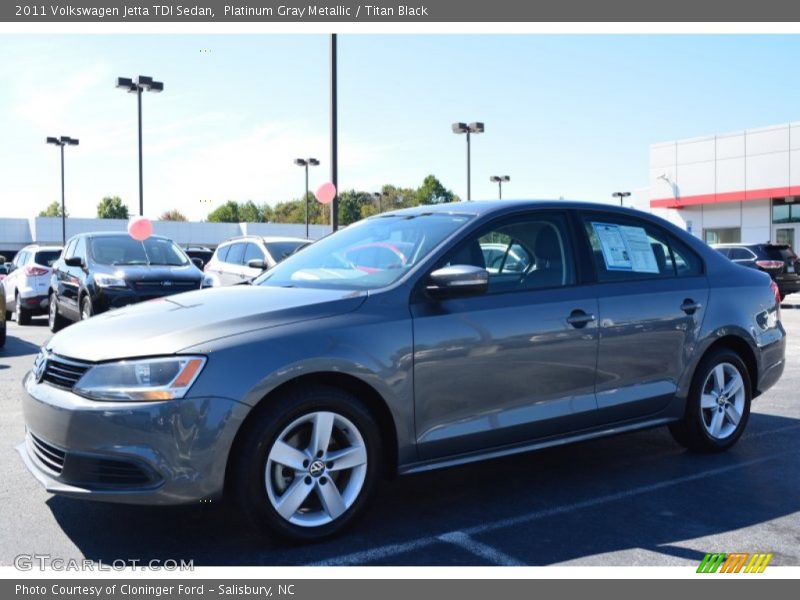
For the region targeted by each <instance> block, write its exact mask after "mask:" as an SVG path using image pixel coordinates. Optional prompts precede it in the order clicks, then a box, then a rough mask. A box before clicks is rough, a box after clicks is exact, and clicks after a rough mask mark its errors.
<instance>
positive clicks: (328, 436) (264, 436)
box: [231, 385, 381, 541]
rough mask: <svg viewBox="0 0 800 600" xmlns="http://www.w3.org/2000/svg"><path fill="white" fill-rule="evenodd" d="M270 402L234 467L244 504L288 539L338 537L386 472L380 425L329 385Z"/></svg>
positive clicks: (248, 434)
mask: <svg viewBox="0 0 800 600" xmlns="http://www.w3.org/2000/svg"><path fill="white" fill-rule="evenodd" d="M266 402H269V403H270V404H269V406H268V407H266V408H265V409H262V410H261V411H260V412H259V413H257V414H255V415H254V416H253V419H254V420H253V421H252V422H250V423H248V424H247V429H246V430H245V432H244V437H243V438H242V440H241V443H240V444H239V445H238V447H237V452H236V455H235V456H234V458H233V460H232V461H231V468H232V480H231V483H232V485H233V489H234V491H235V496H236V498H237V500H238V502H239V503H240V504H241V506H242V509H243V511H244V512H245V514H247V515H248V516H249V517H250V518H251V519H252V520H254V521H255V522H256V523H257V524H258V525H259V526H261V527H265V528H267V529H269V530H271V531H274V532H276V533H278V534H280V535H282V536H284V537H288V538H291V539H294V540H298V541H314V540H318V539H322V538H324V537H328V536H330V535H333V534H336V533H338V532H339V531H341V530H342V529H343V528H345V527H346V526H347V525H349V524H350V523H351V522H352V521H353V519H355V518H356V517H357V516H358V515H359V513H361V512H362V510H363V507H364V506H365V504H366V503H367V500H368V497H369V496H370V494H371V492H372V489H373V487H374V484H375V480H376V478H377V475H378V473H379V472H380V458H381V449H380V437H379V435H378V425H377V423H376V422H375V420H374V418H373V417H372V415H371V414H370V412H369V411H368V410H367V409H366V407H364V405H363V404H362V403H361V402H360V401H359V400H358V399H357V398H355V397H354V396H352V395H351V394H348V393H347V392H344V391H342V390H339V389H337V388H332V387H327V386H318V385H313V386H302V387H296V388H292V389H291V390H287V391H286V392H284V393H281V394H280V396H279V397H276V398H269V399H267V400H266ZM257 410H258V409H257Z"/></svg>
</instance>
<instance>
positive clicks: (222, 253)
mask: <svg viewBox="0 0 800 600" xmlns="http://www.w3.org/2000/svg"><path fill="white" fill-rule="evenodd" d="M230 249H231V247H230V245H228V246H220V247H219V248H217V256H216V259H217V260H218V261H221V262H226V259H227V258H228V250H230Z"/></svg>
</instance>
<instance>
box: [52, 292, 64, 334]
mask: <svg viewBox="0 0 800 600" xmlns="http://www.w3.org/2000/svg"><path fill="white" fill-rule="evenodd" d="M47 324H48V325H49V326H50V331H52V332H53V333H56V332H58V331H60V330H61V329H63V328H64V327H65V326H66V324H67V321H66V319H65V318H64V317H63V316H61V313H60V312H58V300H56V295H55V294H50V303H49V306H48V309H47Z"/></svg>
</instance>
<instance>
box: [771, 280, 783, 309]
mask: <svg viewBox="0 0 800 600" xmlns="http://www.w3.org/2000/svg"><path fill="white" fill-rule="evenodd" d="M769 289H771V290H772V293H773V294H775V304H777V305H778V306H780V305H781V291H780V290H779V289H778V284H777V283H775V282H774V281H770V282H769Z"/></svg>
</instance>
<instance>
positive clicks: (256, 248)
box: [203, 235, 311, 287]
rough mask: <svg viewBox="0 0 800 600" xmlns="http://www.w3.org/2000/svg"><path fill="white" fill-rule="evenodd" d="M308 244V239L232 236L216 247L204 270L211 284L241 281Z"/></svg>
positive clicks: (220, 284)
mask: <svg viewBox="0 0 800 600" xmlns="http://www.w3.org/2000/svg"><path fill="white" fill-rule="evenodd" d="M310 243H311V240H306V239H303V238H290V237H262V236H255V235H248V236H242V237H236V238H232V239H230V240H226V241H224V242H222V243H221V244H220V245H219V247H217V250H216V251H215V252H214V256H212V257H211V260H209V261H208V262H207V263H206V266H205V268H204V269H203V270H204V271H205V273H206V275H208V276H209V278H210V280H211V282H212V285H213V286H222V285H235V284H237V283H244V282H246V281H249V280H251V279H253V278H254V277H258V276H259V275H261V273H263V272H264V271H266V270H267V269H271V268H272V267H274V266H275V265H276V264H278V263H279V262H281V261H282V260H283V259H284V258H286V257H287V256H289V255H290V254H294V253H295V252H297V251H298V250H300V249H301V248H304V247H306V246H308V245H309V244H310ZM203 285H204V287H205V285H206V284H205V283H204V284H203Z"/></svg>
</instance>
